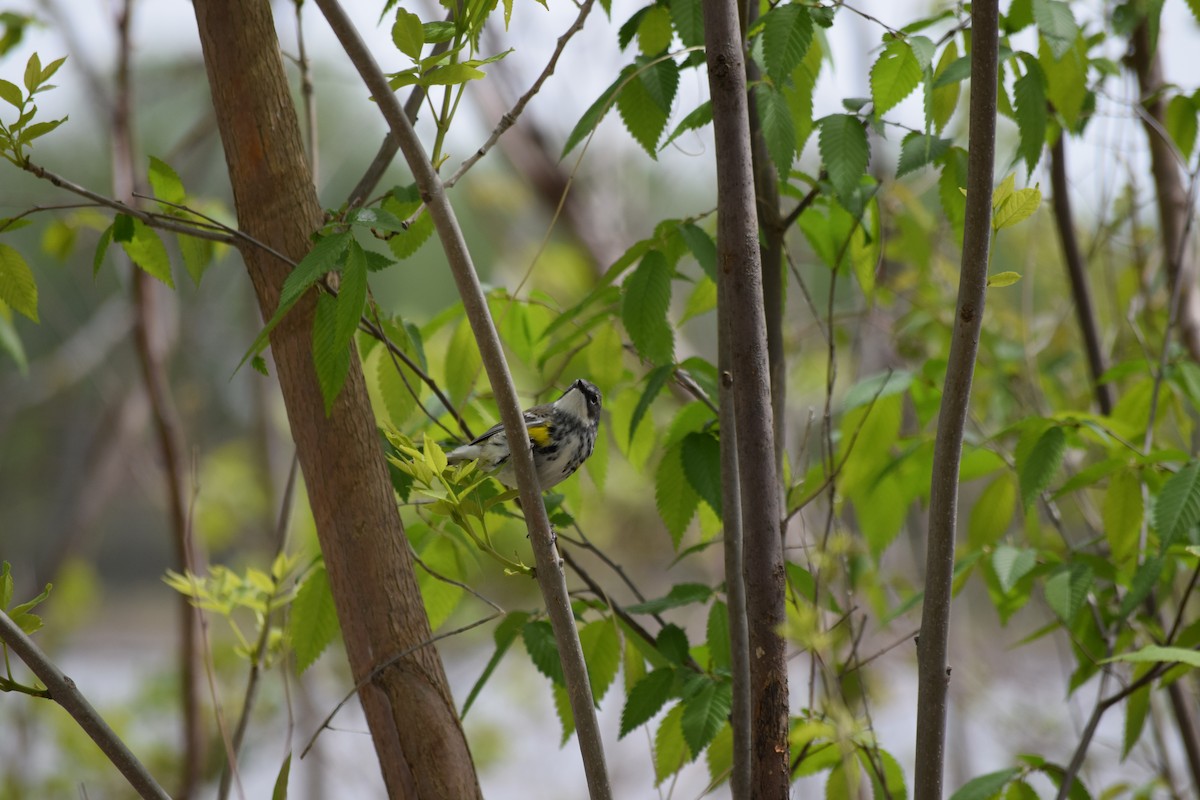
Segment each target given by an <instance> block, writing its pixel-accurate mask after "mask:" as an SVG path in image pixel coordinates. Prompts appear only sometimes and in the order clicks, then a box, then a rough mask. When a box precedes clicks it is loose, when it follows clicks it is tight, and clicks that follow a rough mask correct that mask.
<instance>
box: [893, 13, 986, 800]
mask: <svg viewBox="0 0 1200 800" xmlns="http://www.w3.org/2000/svg"><path fill="white" fill-rule="evenodd" d="M998 17H999V9H998V3H997V0H975V2H974V3H973V4H972V6H971V97H970V123H969V127H970V129H969V132H968V134H967V136H968V144H969V146H968V150H967V152H968V154H969V155H968V161H967V203H966V217H965V221H964V223H963V249H962V264H961V268H960V278H959V286H958V300H957V303H956V305H955V315H954V323H953V328H952V329H951V340H950V355H949V359H948V362H947V367H946V380H945V386H944V389H943V393H942V405H941V411H940V413H939V415H938V428H937V437H936V439H935V441H934V454H933V477H932V481H931V487H930V498H929V534H928V548H927V550H926V554H925V556H926V558H925V602H924V606H923V608H922V613H921V636H920V639H919V640H918V644H917V662H918V695H917V731H916V770H915V777H914V781H913V789H914V792H913V794H914V796H915V797H921V798H939V797H941V796H942V781H943V778H944V775H943V772H944V769H945V755H946V707H947V694H948V689H949V683H950V668H949V665H948V664H947V657H948V642H949V637H950V598H951V587H952V583H953V576H954V543H955V531H956V529H957V526H958V479H959V464H960V462H961V459H962V443H963V433H964V429H965V425H966V419H967V412H968V407H969V404H970V399H971V382H972V379H973V377H974V372H975V356H976V354H977V353H978V350H979V331H980V329H981V327H982V324H983V310H984V299H985V296H986V291H987V271H988V256H989V253H990V249H991V227H992V177H993V173H994V169H995V157H996V96H997V85H996V84H997V62H998V58H997V56H998V40H999V26H998Z"/></svg>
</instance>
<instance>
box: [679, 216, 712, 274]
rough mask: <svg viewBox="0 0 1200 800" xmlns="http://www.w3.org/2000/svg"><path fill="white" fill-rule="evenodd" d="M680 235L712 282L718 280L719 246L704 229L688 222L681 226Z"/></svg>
mask: <svg viewBox="0 0 1200 800" xmlns="http://www.w3.org/2000/svg"><path fill="white" fill-rule="evenodd" d="M679 235H680V237H681V238H682V239H683V241H684V242H685V243H686V244H687V246H688V250H691V251H692V255H693V256H695V258H696V262H697V263H698V264H699V265H700V268H701V269H702V270H704V274H705V275H707V276H708V277H709V278H710V279H711V280H712V281H714V282H715V281H716V280H717V245H716V243H715V242H714V241H713V238H712V237H711V236H709V235H708V232H707V231H705V230H704V229H703V228H700V227H699V226H697V225H695V224H694V223H691V222H688V223H685V224H683V225H680V226H679Z"/></svg>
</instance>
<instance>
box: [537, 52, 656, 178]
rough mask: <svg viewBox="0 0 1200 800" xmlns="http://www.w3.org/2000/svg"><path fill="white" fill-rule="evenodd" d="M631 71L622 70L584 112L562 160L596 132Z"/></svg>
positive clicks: (627, 69)
mask: <svg viewBox="0 0 1200 800" xmlns="http://www.w3.org/2000/svg"><path fill="white" fill-rule="evenodd" d="M631 69H632V68H631V67H626V68H625V69H623V70H621V74H620V75H618V76H617V79H616V80H615V81H613V82H612V83H611V84H610V85H609V87H608V88H607V89H605V90H604V91H603V92H601V93H600V96H599V97H597V98H596V102H594V103H592V104H591V105H590V106H588V109H587V111H584V112H583V116H582V117H580V118H579V122H576V123H575V127H574V128H573V129H571V133H570V134H569V135H568V136H567V141H566V142H564V143H563V149H562V154H561V155H559V158H560V159H562V158H566V156H567V153H569V152H571V151H572V150H574V149H575V145H577V144H579V143H580V142H582V141H583V139H584V137H586V136H587V135H588V134H590V133H591V132H592V131H593V130H595V128H596V126H597V125H599V124H600V120H602V119H604V115H605V114H607V113H608V109H609V108H611V107H612V102H613V96H614V95H616V93H617V92H618V91H619V90H620V89H621V86H622V84H623V83H624V81H625V79H626V78H627V77H628V76H629V74H630V71H631ZM664 124H665V122H664Z"/></svg>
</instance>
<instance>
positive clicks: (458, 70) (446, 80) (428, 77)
mask: <svg viewBox="0 0 1200 800" xmlns="http://www.w3.org/2000/svg"><path fill="white" fill-rule="evenodd" d="M485 77H487V73H486V72H484V71H483V70H481V69H476V68H475V67H472V66H471V65H469V64H447V65H446V66H444V67H437V68H436V69H432V70H430V71H429V72H426V73H425V74H424V75H422V76H421V84H422V85H423V86H456V85H458V84H460V83H466V82H467V81H477V80H479V79H481V78H485Z"/></svg>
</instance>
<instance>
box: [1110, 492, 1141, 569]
mask: <svg viewBox="0 0 1200 800" xmlns="http://www.w3.org/2000/svg"><path fill="white" fill-rule="evenodd" d="M1100 513H1101V518H1102V519H1103V520H1104V538H1105V540H1106V541H1107V542H1108V548H1109V551H1110V552H1111V554H1112V555H1111V557H1112V561H1113V563H1114V564H1116V565H1118V566H1120V565H1121V564H1123V563H1125V562H1126V561H1129V560H1130V559H1132V558H1133V557H1134V556H1136V555H1137V548H1138V538H1139V536H1140V534H1141V528H1142V518H1143V516H1144V515H1145V507H1144V504H1143V501H1142V482H1141V480H1139V479H1138V474H1137V472H1136V471H1134V470H1132V469H1122V470H1121V471H1119V472H1116V473H1114V474H1113V476H1112V477H1111V478H1109V480H1108V489H1107V491H1105V493H1104V502H1103V505H1102V506H1101V508H1100Z"/></svg>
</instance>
